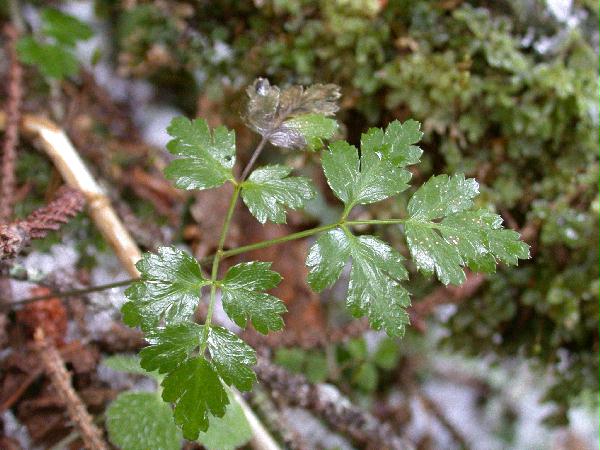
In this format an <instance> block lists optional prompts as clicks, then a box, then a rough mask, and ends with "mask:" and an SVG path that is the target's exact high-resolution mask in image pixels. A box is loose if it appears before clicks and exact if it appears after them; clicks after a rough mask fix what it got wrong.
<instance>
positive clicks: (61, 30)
mask: <svg viewBox="0 0 600 450" xmlns="http://www.w3.org/2000/svg"><path fill="white" fill-rule="evenodd" d="M41 23H42V26H41V29H40V30H38V31H37V33H36V36H24V37H22V38H21V39H20V40H19V43H18V45H17V51H18V53H19V58H20V59H21V61H22V62H24V63H26V64H31V65H34V66H36V67H37V68H38V69H39V70H40V72H41V73H42V74H43V75H44V76H46V77H48V78H58V79H62V78H65V77H68V76H73V75H76V74H77V72H78V71H79V61H78V59H77V57H76V56H75V54H74V51H75V46H76V45H77V43H78V42H79V41H86V40H88V39H90V38H91V37H92V36H93V31H92V29H91V28H90V26H89V25H87V24H85V23H83V22H81V21H80V20H78V19H76V18H75V17H73V16H70V15H68V14H65V13H63V12H62V11H59V10H57V9H53V8H45V9H43V10H42V11H41Z"/></svg>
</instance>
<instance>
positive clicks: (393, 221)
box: [345, 219, 408, 226]
mask: <svg viewBox="0 0 600 450" xmlns="http://www.w3.org/2000/svg"><path fill="white" fill-rule="evenodd" d="M407 220H408V219H371V220H348V221H346V222H345V224H346V225H348V226H353V225H394V224H400V223H405V222H406V221H407Z"/></svg>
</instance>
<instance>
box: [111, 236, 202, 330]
mask: <svg viewBox="0 0 600 450" xmlns="http://www.w3.org/2000/svg"><path fill="white" fill-rule="evenodd" d="M136 267H137V268H138V270H139V271H140V273H141V279H140V280H139V281H136V282H135V283H133V284H132V285H131V286H130V287H129V288H128V289H127V290H126V291H125V296H126V297H127V298H128V299H129V301H128V302H127V303H125V304H124V305H123V308H122V309H121V311H122V313H123V321H124V322H125V323H126V324H127V325H129V326H137V325H139V326H141V327H142V329H143V330H149V329H152V328H153V327H154V326H155V325H156V324H157V323H158V322H159V321H160V320H161V319H162V320H164V322H165V324H166V325H168V324H172V323H177V322H182V321H185V320H188V319H189V318H190V316H191V315H192V313H193V312H194V309H195V308H196V306H197V305H198V302H199V297H200V289H201V288H202V286H204V285H205V284H207V283H208V280H206V279H205V278H204V277H203V276H202V272H201V269H200V265H199V264H198V262H197V261H196V260H195V259H194V258H193V257H192V256H190V255H188V254H187V253H185V252H184V251H182V250H179V249H177V248H175V247H160V248H159V249H158V252H157V253H156V254H153V253H146V254H144V256H143V257H142V259H141V260H140V261H139V262H138V263H137V264H136Z"/></svg>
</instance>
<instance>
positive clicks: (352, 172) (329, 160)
mask: <svg viewBox="0 0 600 450" xmlns="http://www.w3.org/2000/svg"><path fill="white" fill-rule="evenodd" d="M380 132H381V130H376V129H374V130H371V131H370V132H369V133H367V134H365V135H363V137H362V148H361V155H360V157H359V154H358V150H357V148H356V147H354V146H352V145H350V144H348V143H347V142H344V141H338V142H334V143H333V144H331V145H330V146H329V150H328V151H326V152H324V153H323V157H322V163H323V170H324V172H325V176H326V177H327V183H328V184H329V186H330V187H331V189H332V190H333V192H334V193H335V195H336V196H337V197H338V198H339V199H340V200H341V201H342V202H344V204H345V205H346V208H347V209H349V208H352V206H354V205H364V204H368V203H374V202H378V201H380V200H384V199H386V198H388V197H391V196H393V195H396V194H398V193H400V192H402V191H404V190H405V189H407V188H408V184H407V182H408V181H409V180H410V178H411V174H410V172H409V171H408V170H406V169H404V168H403V167H400V166H397V165H395V164H394V163H393V162H392V160H391V159H390V158H389V147H388V146H385V145H384V146H381V147H375V146H374V145H372V144H373V143H374V142H375V141H377V140H378V139H375V138H373V137H374V135H376V134H379V133H380Z"/></svg>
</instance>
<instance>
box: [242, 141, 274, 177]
mask: <svg viewBox="0 0 600 450" xmlns="http://www.w3.org/2000/svg"><path fill="white" fill-rule="evenodd" d="M267 136H268V135H267ZM267 136H263V137H262V139H261V140H260V142H259V143H258V145H257V146H256V149H255V150H254V153H252V156H251V157H250V161H248V164H246V167H244V170H243V171H242V175H241V176H240V180H239V182H240V183H242V182H243V181H244V180H245V179H246V177H247V176H248V175H249V174H250V171H251V170H252V167H253V166H254V163H255V162H256V160H257V159H258V157H259V156H260V154H261V153H262V151H263V149H264V148H265V145H266V143H267V140H268V139H267Z"/></svg>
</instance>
